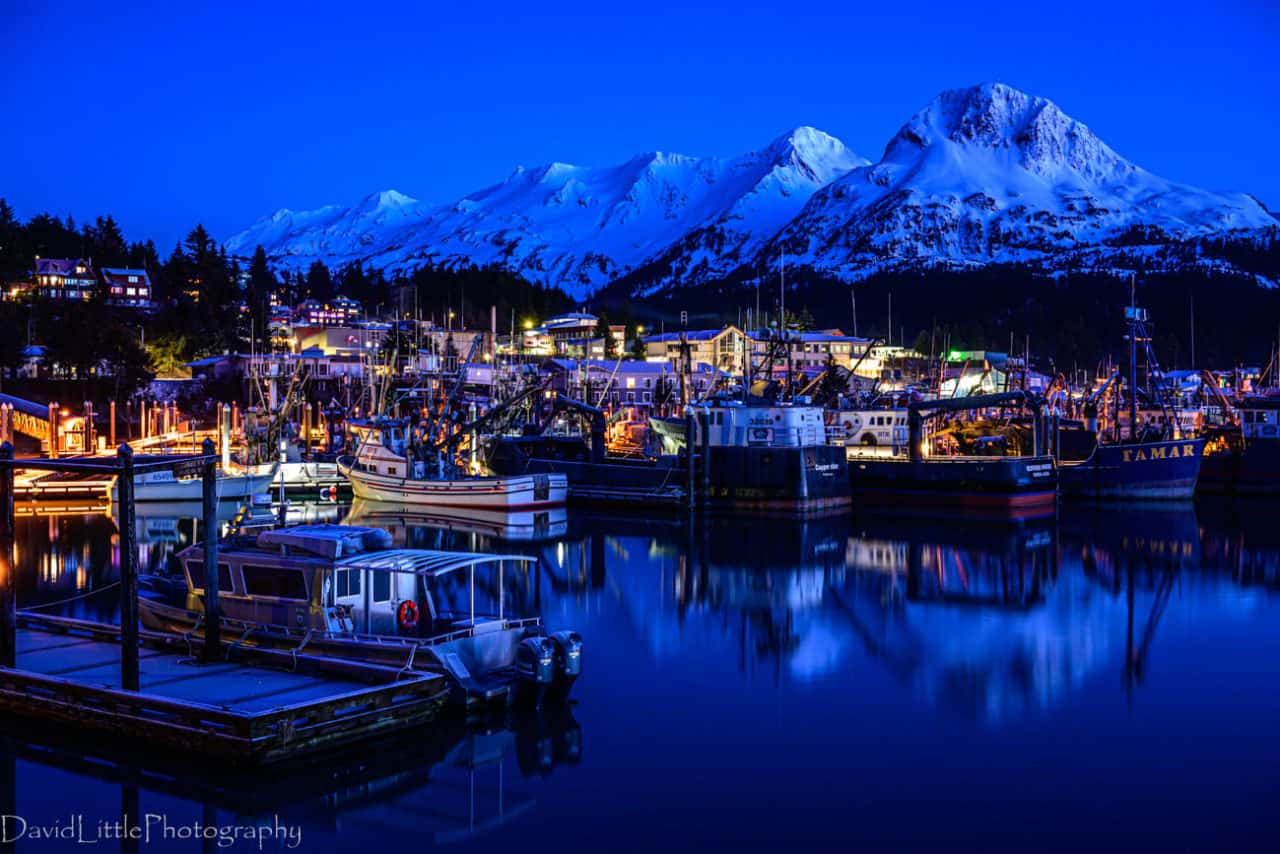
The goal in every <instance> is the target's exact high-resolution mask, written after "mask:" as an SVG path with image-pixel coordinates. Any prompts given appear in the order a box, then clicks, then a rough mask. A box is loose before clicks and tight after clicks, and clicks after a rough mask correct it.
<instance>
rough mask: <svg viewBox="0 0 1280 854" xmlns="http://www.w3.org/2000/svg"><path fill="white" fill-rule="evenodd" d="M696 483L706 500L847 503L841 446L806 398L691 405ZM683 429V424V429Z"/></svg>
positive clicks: (790, 506) (725, 503)
mask: <svg viewBox="0 0 1280 854" xmlns="http://www.w3.org/2000/svg"><path fill="white" fill-rule="evenodd" d="M689 418H690V424H691V426H692V436H693V442H694V449H693V450H694V454H695V455H697V456H698V457H699V458H701V459H702V460H704V462H703V464H702V465H701V466H700V467H699V468H698V469H697V470H696V472H695V476H694V478H693V480H694V489H695V490H696V491H697V492H699V493H700V494H701V503H702V504H703V505H705V506H708V507H712V508H716V507H739V508H754V509H764V510H783V511H799V512H807V511H811V510H823V509H828V508H832V507H846V506H848V505H849V503H850V500H851V499H850V494H849V478H848V473H847V463H846V461H845V451H844V448H843V447H839V446H836V445H831V444H828V442H827V430H826V425H825V423H824V421H823V415H822V410H821V409H820V408H819V407H816V406H810V405H808V404H805V403H792V402H776V403H755V402H742V401H739V400H712V401H709V402H706V403H698V404H694V405H692V406H690V407H689ZM686 435H688V430H686Z"/></svg>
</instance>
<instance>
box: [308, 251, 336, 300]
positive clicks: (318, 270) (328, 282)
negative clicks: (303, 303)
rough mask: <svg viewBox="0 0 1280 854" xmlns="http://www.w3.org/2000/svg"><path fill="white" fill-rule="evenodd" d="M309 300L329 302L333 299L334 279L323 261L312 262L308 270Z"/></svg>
mask: <svg viewBox="0 0 1280 854" xmlns="http://www.w3.org/2000/svg"><path fill="white" fill-rule="evenodd" d="M306 294H307V299H313V300H319V301H320V302H327V301H328V300H331V299H333V277H332V276H330V275H329V268H328V267H326V266H325V265H324V262H323V261H318V260H317V261H312V262H311V266H310V267H309V268H308V269H307V285H306Z"/></svg>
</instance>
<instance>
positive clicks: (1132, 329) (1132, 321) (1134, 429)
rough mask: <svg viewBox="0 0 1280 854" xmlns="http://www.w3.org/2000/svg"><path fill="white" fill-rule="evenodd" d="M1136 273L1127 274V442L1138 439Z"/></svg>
mask: <svg viewBox="0 0 1280 854" xmlns="http://www.w3.org/2000/svg"><path fill="white" fill-rule="evenodd" d="M1137 275H1138V274H1137V273H1134V272H1131V273H1129V311H1128V312H1127V314H1128V321H1129V441H1131V442H1133V441H1136V440H1137V438H1138V309H1137V305H1136V302H1137V299H1136V298H1137V287H1138V285H1137Z"/></svg>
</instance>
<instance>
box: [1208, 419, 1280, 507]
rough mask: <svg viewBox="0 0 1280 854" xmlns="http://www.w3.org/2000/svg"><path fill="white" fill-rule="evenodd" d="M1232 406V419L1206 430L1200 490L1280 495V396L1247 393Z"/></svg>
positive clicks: (1213, 492) (1237, 493)
mask: <svg viewBox="0 0 1280 854" xmlns="http://www.w3.org/2000/svg"><path fill="white" fill-rule="evenodd" d="M1232 409H1233V411H1232V413H1231V415H1232V420H1233V423H1231V424H1227V425H1224V426H1222V427H1219V428H1216V429H1214V430H1211V431H1208V432H1207V433H1206V439H1207V444H1206V446H1205V450H1204V456H1203V458H1202V459H1201V461H1200V481H1199V490H1200V491H1201V492H1204V493H1206V494H1211V495H1254V496H1280V397H1260V396H1259V397H1247V398H1245V399H1244V400H1242V401H1239V402H1237V403H1235V404H1234V406H1233V407H1232Z"/></svg>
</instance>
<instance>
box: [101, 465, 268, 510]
mask: <svg viewBox="0 0 1280 854" xmlns="http://www.w3.org/2000/svg"><path fill="white" fill-rule="evenodd" d="M274 477H275V472H274V469H273V468H268V469H267V470H265V471H259V472H253V471H232V472H224V471H222V470H219V472H218V480H217V493H218V499H219V500H221V501H238V502H241V503H245V502H250V501H252V500H253V497H254V496H255V495H259V494H261V493H264V492H267V491H268V490H270V489H271V484H272V480H273V478H274ZM201 483H202V482H201V480H200V478H198V477H193V478H179V477H176V476H175V475H174V473H173V471H171V470H170V469H157V470H155V471H147V472H142V473H141V474H136V475H134V477H133V497H134V500H135V501H200V500H201V496H202V494H203V493H202V489H203V486H202V485H201ZM119 500H120V490H119V486H118V485H117V484H116V482H115V481H112V483H111V503H112V504H116V503H118V502H119Z"/></svg>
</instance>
